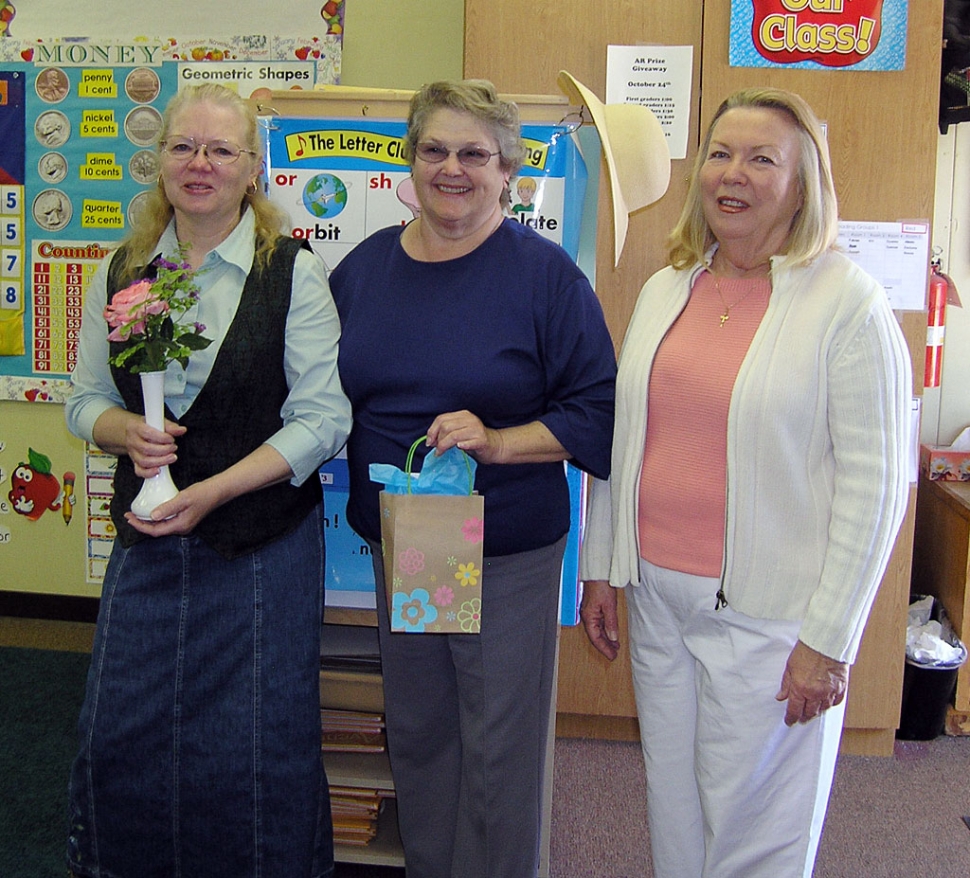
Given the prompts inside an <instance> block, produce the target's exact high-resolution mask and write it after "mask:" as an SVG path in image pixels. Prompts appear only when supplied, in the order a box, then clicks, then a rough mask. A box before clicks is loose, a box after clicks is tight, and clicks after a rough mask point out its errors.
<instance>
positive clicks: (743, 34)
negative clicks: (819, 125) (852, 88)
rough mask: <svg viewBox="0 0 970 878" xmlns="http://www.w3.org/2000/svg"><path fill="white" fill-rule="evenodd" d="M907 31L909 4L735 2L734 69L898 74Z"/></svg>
mask: <svg viewBox="0 0 970 878" xmlns="http://www.w3.org/2000/svg"><path fill="white" fill-rule="evenodd" d="M887 24H888V25H890V29H889V40H890V42H894V41H895V42H898V45H896V46H887V45H885V42H886V39H885V38H886V36H887V33H886V30H887V29H886V25H887ZM900 25H901V27H900ZM905 25H906V2H905V0H733V2H732V44H731V63H732V65H733V66H756V67H761V66H775V65H782V66H813V65H820V66H822V67H829V68H851V67H856V68H857V69H858V68H859V65H863V66H862V68H861V69H870V70H871V69H880V70H890V69H899V68H900V66H901V64H903V63H905V61H904V59H905V33H906V28H905ZM740 26H744V27H745V30H744V31H742V30H741V27H740ZM748 40H749V41H750V42H749V43H748V46H747V47H745V46H744V45H742V44H743V43H744V42H746V41H748ZM746 49H749V50H753V53H752V52H750V51H748V52H746ZM745 56H747V60H746V58H745ZM879 57H881V58H883V59H884V60H882V61H877V60H876V59H877V58H879ZM864 62H870V63H868V64H866V63H864Z"/></svg>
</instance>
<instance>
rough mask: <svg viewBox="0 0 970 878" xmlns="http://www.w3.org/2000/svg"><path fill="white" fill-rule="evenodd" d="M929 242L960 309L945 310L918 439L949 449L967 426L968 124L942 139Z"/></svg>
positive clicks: (969, 343)
mask: <svg viewBox="0 0 970 878" xmlns="http://www.w3.org/2000/svg"><path fill="white" fill-rule="evenodd" d="M933 244H934V248H939V249H940V251H941V253H940V257H941V259H942V263H943V270H944V272H946V273H947V274H948V275H949V276H950V277H951V278H952V279H953V281H954V283H955V284H956V288H957V291H958V292H959V293H960V297H961V299H962V301H963V304H964V307H962V308H954V307H948V308H947V313H946V336H945V341H944V345H943V376H942V379H941V381H940V387H939V388H935V389H934V388H928V389H927V390H925V391H924V393H923V421H922V426H921V429H920V439H921V440H922V441H923V442H930V443H933V444H939V445H948V444H949V443H950V442H952V441H953V439H954V438H955V437H956V435H957V434H958V433H959V432H960V431H961V430H962V429H963V428H964V427H965V426H968V425H970V123H964V124H961V125H951V126H950V128H949V130H948V131H947V133H946V134H945V135H941V136H940V140H939V149H938V151H937V174H936V217H935V220H934V224H933Z"/></svg>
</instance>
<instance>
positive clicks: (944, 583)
mask: <svg viewBox="0 0 970 878" xmlns="http://www.w3.org/2000/svg"><path fill="white" fill-rule="evenodd" d="M913 591H914V592H915V593H916V594H931V595H933V596H934V597H936V598H939V600H940V602H941V603H942V604H943V606H944V608H945V609H946V612H947V615H948V616H949V617H950V621H951V622H952V623H953V630H954V631H955V632H956V633H957V635H958V636H959V637H960V639H961V640H962V641H963V642H964V643H966V642H967V639H968V638H970V482H944V481H939V480H937V481H930V480H929V479H927V478H926V477H925V476H920V483H919V499H918V500H917V505H916V536H915V541H914V545H913ZM947 731H948V732H949V733H951V734H970V663H967V664H964V665H963V667H962V668H960V671H959V673H958V674H957V691H956V698H955V699H954V711H952V712H951V715H950V717H949V718H948V722H947Z"/></svg>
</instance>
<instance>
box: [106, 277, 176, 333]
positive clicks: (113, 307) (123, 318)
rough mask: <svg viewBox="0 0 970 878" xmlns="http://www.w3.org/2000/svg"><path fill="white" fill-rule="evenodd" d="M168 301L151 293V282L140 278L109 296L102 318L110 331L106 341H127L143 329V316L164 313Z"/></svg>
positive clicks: (142, 331) (166, 309)
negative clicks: (110, 328)
mask: <svg viewBox="0 0 970 878" xmlns="http://www.w3.org/2000/svg"><path fill="white" fill-rule="evenodd" d="M166 311H168V302H165V301H163V300H161V299H158V298H157V297H156V296H155V295H153V293H152V282H151V281H150V280H140V281H138V283H134V284H132V285H131V286H130V287H126V288H125V289H123V290H119V291H118V292H117V293H115V294H114V295H113V296H112V297H111V304H110V305H108V306H107V307H106V308H105V309H104V319H105V320H107V321H108V326H110V327H112V331H111V332H110V333H109V334H108V341H127V340H128V339H129V337H130V336H131V335H132V333H134V334H135V335H141V334H142V333H144V331H145V318H146V317H147V316H148V315H150V314H164V313H165V312H166Z"/></svg>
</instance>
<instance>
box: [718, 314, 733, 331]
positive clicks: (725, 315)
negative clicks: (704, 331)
mask: <svg viewBox="0 0 970 878" xmlns="http://www.w3.org/2000/svg"><path fill="white" fill-rule="evenodd" d="M730 316H731V315H730V314H728V312H727V311H725V312H724V313H723V314H722V315H721V326H724V324H725V323H727V322H728V317H730ZM718 328H720V327H718Z"/></svg>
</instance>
